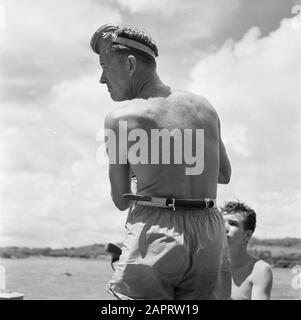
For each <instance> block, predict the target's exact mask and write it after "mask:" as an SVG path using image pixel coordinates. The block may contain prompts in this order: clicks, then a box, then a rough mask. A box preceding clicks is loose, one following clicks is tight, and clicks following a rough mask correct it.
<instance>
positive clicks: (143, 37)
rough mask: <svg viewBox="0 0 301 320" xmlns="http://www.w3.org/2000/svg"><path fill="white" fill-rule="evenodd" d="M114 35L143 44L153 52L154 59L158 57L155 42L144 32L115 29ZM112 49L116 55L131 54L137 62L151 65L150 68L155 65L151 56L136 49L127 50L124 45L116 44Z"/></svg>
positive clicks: (133, 29) (130, 29)
mask: <svg viewBox="0 0 301 320" xmlns="http://www.w3.org/2000/svg"><path fill="white" fill-rule="evenodd" d="M115 34H116V35H117V36H118V37H122V38H127V39H130V40H135V41H137V42H140V43H142V44H144V45H145V46H147V47H149V48H150V49H151V50H153V52H154V53H155V56H156V57H157V56H158V48H157V45H156V43H155V41H154V40H153V39H152V38H151V37H150V36H149V35H148V34H147V33H146V32H145V31H142V30H138V29H135V28H122V29H117V30H116V31H115ZM112 48H113V49H114V51H115V52H116V53H119V54H121V55H123V53H125V54H127V55H129V54H132V55H134V56H135V57H136V58H137V59H138V60H140V61H141V62H143V63H145V64H148V65H152V66H155V65H156V61H155V59H154V58H153V57H152V56H151V55H149V54H147V53H145V52H143V51H140V50H138V49H134V48H129V47H126V46H124V45H121V44H117V43H113V45H112Z"/></svg>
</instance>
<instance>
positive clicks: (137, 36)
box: [91, 25, 158, 101]
mask: <svg viewBox="0 0 301 320" xmlns="http://www.w3.org/2000/svg"><path fill="white" fill-rule="evenodd" d="M91 47H92V49H93V51H94V52H95V53H97V54H98V55H99V62H100V65H101V67H102V69H103V72H102V75H101V78H100V83H102V84H106V85H107V87H108V90H109V92H110V94H111V97H112V99H113V100H115V101H123V100H128V99H132V98H134V96H133V93H132V85H133V83H134V82H137V81H139V78H141V77H144V76H146V75H147V74H149V73H154V72H155V70H156V61H155V57H157V56H158V49H157V46H156V44H155V42H154V41H153V40H152V39H151V37H150V36H149V35H147V34H146V33H145V32H144V31H138V30H136V29H130V28H123V29H120V28H119V27H117V26H109V25H105V26H102V27H101V28H99V29H98V30H97V31H96V32H95V33H94V35H93V37H92V39H91Z"/></svg>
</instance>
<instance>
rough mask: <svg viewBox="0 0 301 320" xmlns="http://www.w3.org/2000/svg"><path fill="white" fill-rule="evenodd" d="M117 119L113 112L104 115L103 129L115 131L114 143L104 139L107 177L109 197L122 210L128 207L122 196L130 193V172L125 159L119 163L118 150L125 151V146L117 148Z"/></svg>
mask: <svg viewBox="0 0 301 320" xmlns="http://www.w3.org/2000/svg"><path fill="white" fill-rule="evenodd" d="M118 123H119V121H118V118H117V117H115V116H114V113H110V114H108V115H107V116H106V119H105V129H106V130H110V132H114V133H115V138H116V140H113V141H114V143H112V142H108V141H106V146H107V152H108V155H109V161H110V165H109V178H110V183H111V197H112V200H113V202H114V204H115V205H116V207H117V208H118V209H119V210H121V211H124V210H126V209H128V207H129V201H128V200H126V199H124V198H123V197H122V195H123V194H125V193H131V174H130V172H131V171H130V165H129V163H128V162H127V159H126V158H124V160H125V161H124V162H126V163H119V152H120V150H122V152H125V148H126V146H123V147H122V148H119V143H120V142H119V141H118V137H119V132H118V130H119V125H118ZM108 148H115V151H116V153H114V152H113V154H115V156H116V157H114V158H115V159H112V158H111V157H112V155H111V152H109V150H108Z"/></svg>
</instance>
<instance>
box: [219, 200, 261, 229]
mask: <svg viewBox="0 0 301 320" xmlns="http://www.w3.org/2000/svg"><path fill="white" fill-rule="evenodd" d="M220 209H221V211H222V213H223V214H235V213H239V214H240V215H242V216H243V217H244V229H245V230H246V231H247V230H251V231H252V232H254V231H255V228H256V213H255V211H254V210H253V209H251V208H250V207H249V206H247V205H246V204H245V203H243V202H241V201H228V202H226V203H225V204H224V205H223V206H222V207H221V208H220Z"/></svg>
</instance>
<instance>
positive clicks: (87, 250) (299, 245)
mask: <svg viewBox="0 0 301 320" xmlns="http://www.w3.org/2000/svg"><path fill="white" fill-rule="evenodd" d="M249 251H250V253H251V254H252V255H254V256H256V257H258V258H260V259H263V260H265V261H267V262H268V263H270V264H271V265H272V266H274V267H279V268H291V267H293V266H295V265H301V239H297V238H284V239H256V238H253V239H251V241H250V243H249ZM32 256H47V257H69V258H84V259H103V258H104V257H105V256H108V253H107V252H106V250H105V245H104V244H93V245H90V246H82V247H76V248H75V247H71V248H62V249H52V248H27V247H5V248H0V257H2V258H7V259H20V258H27V257H32Z"/></svg>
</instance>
